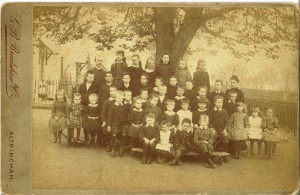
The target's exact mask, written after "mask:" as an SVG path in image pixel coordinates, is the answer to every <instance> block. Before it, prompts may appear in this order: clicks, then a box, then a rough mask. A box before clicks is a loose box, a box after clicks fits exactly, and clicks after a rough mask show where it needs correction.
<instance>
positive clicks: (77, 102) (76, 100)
mask: <svg viewBox="0 0 300 195" xmlns="http://www.w3.org/2000/svg"><path fill="white" fill-rule="evenodd" d="M73 101H74V104H80V102H81V97H78V96H74V98H73Z"/></svg>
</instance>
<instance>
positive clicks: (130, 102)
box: [124, 101, 132, 104]
mask: <svg viewBox="0 0 300 195" xmlns="http://www.w3.org/2000/svg"><path fill="white" fill-rule="evenodd" d="M124 104H132V101H130V102H126V101H124Z"/></svg>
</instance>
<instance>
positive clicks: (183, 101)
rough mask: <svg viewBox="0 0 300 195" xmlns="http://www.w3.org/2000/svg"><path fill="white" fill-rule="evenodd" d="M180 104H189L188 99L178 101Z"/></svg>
mask: <svg viewBox="0 0 300 195" xmlns="http://www.w3.org/2000/svg"><path fill="white" fill-rule="evenodd" d="M180 102H181V104H190V100H189V99H188V98H183V99H181V100H180Z"/></svg>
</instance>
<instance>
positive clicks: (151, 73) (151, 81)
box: [144, 69, 157, 92]
mask: <svg viewBox="0 0 300 195" xmlns="http://www.w3.org/2000/svg"><path fill="white" fill-rule="evenodd" d="M144 73H146V74H147V75H148V85H149V88H151V89H152V88H153V87H154V83H155V78H156V77H157V70H151V69H146V70H145V71H144ZM149 92H150V91H149Z"/></svg>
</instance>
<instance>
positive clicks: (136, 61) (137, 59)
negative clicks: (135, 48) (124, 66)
mask: <svg viewBox="0 0 300 195" xmlns="http://www.w3.org/2000/svg"><path fill="white" fill-rule="evenodd" d="M139 62H140V59H139V58H138V57H137V56H134V57H133V58H132V63H133V64H134V65H136V66H137V65H139Z"/></svg>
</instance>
